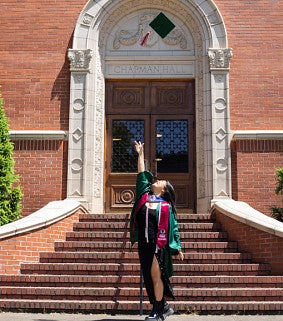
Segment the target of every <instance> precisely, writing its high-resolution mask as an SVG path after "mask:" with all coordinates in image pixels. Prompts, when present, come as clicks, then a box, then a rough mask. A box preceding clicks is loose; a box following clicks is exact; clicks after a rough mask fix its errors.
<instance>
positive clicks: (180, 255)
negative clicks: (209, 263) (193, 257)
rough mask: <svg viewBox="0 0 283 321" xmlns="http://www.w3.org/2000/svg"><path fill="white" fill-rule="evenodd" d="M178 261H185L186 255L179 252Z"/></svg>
mask: <svg viewBox="0 0 283 321" xmlns="http://www.w3.org/2000/svg"><path fill="white" fill-rule="evenodd" d="M177 256H178V259H179V260H180V261H183V260H184V253H183V252H182V251H179V253H178V255H177Z"/></svg>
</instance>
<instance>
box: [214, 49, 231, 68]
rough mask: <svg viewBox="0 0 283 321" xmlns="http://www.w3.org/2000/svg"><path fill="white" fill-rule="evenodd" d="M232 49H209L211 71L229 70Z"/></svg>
mask: <svg viewBox="0 0 283 321" xmlns="http://www.w3.org/2000/svg"><path fill="white" fill-rule="evenodd" d="M232 56H233V54H232V49H231V48H227V49H208V59H209V67H210V71H213V70H229V67H230V59H231V58H232Z"/></svg>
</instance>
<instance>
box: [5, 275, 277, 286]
mask: <svg viewBox="0 0 283 321" xmlns="http://www.w3.org/2000/svg"><path fill="white" fill-rule="evenodd" d="M139 282H140V276H139V275H136V276H134V275H133V276H129V275H126V276H123V277H120V276H113V275H110V276H104V275H98V276H86V275H84V276H53V275H3V276H0V284H1V286H10V287H11V286H13V287H67V286H71V287H102V286H103V287H109V285H111V284H112V285H113V284H115V285H117V286H120V287H122V286H123V287H131V286H133V287H137V285H139ZM171 282H172V284H173V286H174V287H188V288H202V287H203V288H217V287H221V288H227V287H228V288H283V277H274V276H266V277H242V276H239V277H236V278H235V277H229V276H226V277H225V276H224V277H223V276H220V277H214V276H212V277H205V278H202V277H200V276H196V277H179V276H173V277H172V278H171Z"/></svg>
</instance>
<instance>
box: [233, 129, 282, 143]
mask: <svg viewBox="0 0 283 321" xmlns="http://www.w3.org/2000/svg"><path fill="white" fill-rule="evenodd" d="M251 139H253V140H276V139H278V140H283V130H235V131H234V132H233V137H232V140H233V141H237V140H251Z"/></svg>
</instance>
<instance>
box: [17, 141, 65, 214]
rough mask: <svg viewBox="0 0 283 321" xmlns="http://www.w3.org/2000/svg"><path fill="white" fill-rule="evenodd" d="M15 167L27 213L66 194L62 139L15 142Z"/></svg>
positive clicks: (24, 209)
mask: <svg viewBox="0 0 283 321" xmlns="http://www.w3.org/2000/svg"><path fill="white" fill-rule="evenodd" d="M14 159H15V163H16V166H15V171H16V173H17V174H18V175H19V176H20V184H21V186H22V191H23V194H24V197H23V202H22V215H23V216H26V215H29V214H31V213H32V212H35V211H37V210H38V209H40V208H42V207H43V206H44V205H46V204H47V203H49V202H51V201H54V200H61V199H65V198H66V185H67V183H66V177H67V174H66V171H67V165H66V163H67V143H66V142H62V141H50V140H47V141H42V140H36V141H16V142H14Z"/></svg>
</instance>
